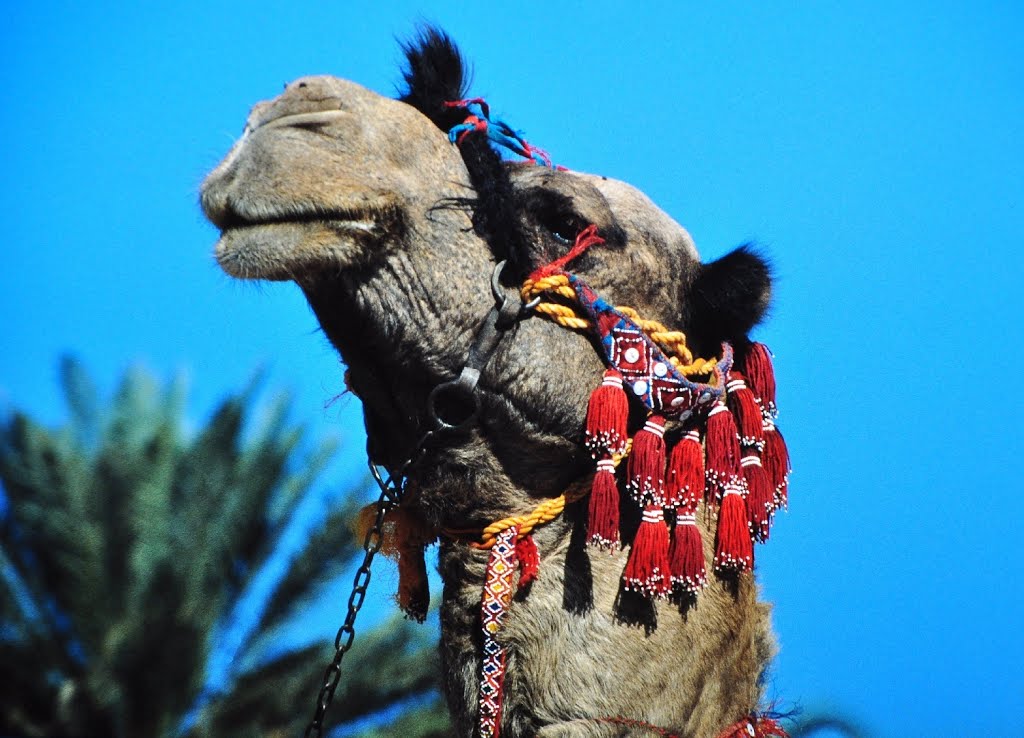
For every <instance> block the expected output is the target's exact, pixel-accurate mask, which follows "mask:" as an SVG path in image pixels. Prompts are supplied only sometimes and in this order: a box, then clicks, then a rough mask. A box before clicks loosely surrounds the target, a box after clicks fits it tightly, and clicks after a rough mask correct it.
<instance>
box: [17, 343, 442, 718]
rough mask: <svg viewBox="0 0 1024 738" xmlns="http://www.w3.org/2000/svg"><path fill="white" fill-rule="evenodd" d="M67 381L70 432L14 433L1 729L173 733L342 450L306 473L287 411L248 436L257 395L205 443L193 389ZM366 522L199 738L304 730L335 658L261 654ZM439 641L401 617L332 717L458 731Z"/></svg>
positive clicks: (291, 605) (222, 419) (292, 591)
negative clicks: (229, 626) (282, 538)
mask: <svg viewBox="0 0 1024 738" xmlns="http://www.w3.org/2000/svg"><path fill="white" fill-rule="evenodd" d="M61 379H62V384H63V389H64V393H65V395H66V398H67V403H68V407H69V409H70V417H69V420H68V422H67V424H66V425H65V426H64V427H61V428H57V429H49V428H45V427H43V426H42V425H40V424H38V423H36V422H35V421H33V420H32V419H31V418H30V417H28V416H27V415H24V414H21V413H16V414H14V415H13V416H10V417H8V418H2V419H0V482H2V485H3V490H4V492H5V494H6V497H7V502H8V509H7V511H6V514H5V515H4V516H3V518H2V519H0V571H2V573H3V578H2V580H0V684H2V685H3V689H0V734H3V735H11V736H47V735H62V736H67V737H68V738H73V737H74V736H98V735H103V736H111V737H112V738H116V737H120V736H132V737H133V738H134V737H137V736H138V737H146V736H173V735H175V734H176V732H177V731H178V729H179V726H180V725H181V719H182V716H183V715H184V714H185V713H186V711H188V710H189V708H190V707H192V706H193V705H194V704H195V703H196V700H197V697H198V696H199V695H200V693H201V691H202V689H203V685H204V684H205V681H206V676H207V675H206V664H207V662H208V659H209V655H210V653H211V648H212V647H213V645H214V637H215V636H214V634H215V633H217V632H218V627H220V626H222V625H223V624H224V622H225V620H226V618H227V616H228V614H229V613H230V612H231V610H232V608H233V607H234V605H235V603H236V602H237V599H238V597H239V595H240V593H241V592H243V591H244V590H245V587H246V585H247V584H248V583H249V581H250V580H251V578H252V577H253V576H254V574H255V573H256V572H258V571H259V569H260V567H261V566H262V565H263V563H264V562H265V561H266V560H267V558H268V556H270V554H271V553H272V552H273V550H274V546H275V544H276V541H277V539H278V536H279V534H280V533H281V531H282V529H283V528H284V526H285V525H286V523H287V522H288V520H289V519H290V517H291V515H292V514H293V512H294V510H295V508H296V506H297V505H298V504H299V502H300V501H301V500H302V499H303V498H304V497H305V496H306V495H307V494H309V493H310V490H311V488H312V485H313V484H314V482H315V481H316V479H317V476H318V475H319V474H320V473H321V471H322V470H323V468H324V466H325V465H326V464H327V462H328V461H329V460H330V458H331V456H332V454H333V453H334V451H335V447H334V445H333V444H332V443H323V444H321V445H320V446H319V447H317V448H315V449H314V450H312V451H311V452H307V453H303V454H301V455H302V456H303V458H302V459H296V456H297V455H298V454H299V449H302V448H304V447H305V446H304V444H303V432H302V430H301V429H300V428H296V427H293V426H291V425H289V424H288V422H287V420H286V416H287V409H288V400H287V399H286V398H280V399H279V400H278V401H277V402H275V403H274V404H273V406H272V407H271V408H270V409H269V411H268V412H266V413H265V417H264V418H263V421H262V422H261V423H260V424H258V426H257V427H256V428H250V426H251V425H252V423H251V421H250V420H249V419H248V418H249V415H250V405H251V404H252V395H253V389H252V388H251V387H250V388H249V389H248V390H246V391H244V392H242V393H241V394H239V395H235V396H231V397H228V398H227V399H226V400H224V402H223V403H221V405H220V406H219V408H217V410H216V411H215V412H214V414H213V417H212V418H211V419H210V420H209V422H208V423H207V424H206V425H205V426H203V427H202V428H200V429H199V430H198V431H197V432H196V433H194V434H189V433H186V432H185V429H184V428H183V421H182V410H183V401H184V391H183V385H182V383H181V382H172V383H171V384H170V385H169V386H168V387H166V388H161V387H160V386H159V384H158V383H157V382H156V381H154V379H153V378H152V377H151V376H149V375H148V374H146V373H145V372H143V371H141V370H130V371H129V372H127V373H126V374H125V376H124V378H123V380H122V381H121V383H120V386H119V387H118V389H117V391H116V393H115V396H114V398H113V400H112V402H111V403H110V405H109V407H101V405H100V401H99V399H98V398H99V393H98V392H97V390H96V388H95V385H94V383H93V382H92V380H91V379H90V377H89V376H88V375H87V373H86V372H85V371H83V369H82V367H81V366H80V365H79V364H77V363H76V362H75V361H73V360H65V361H64V362H63V363H62V366H61ZM355 509H356V503H355V500H354V499H353V498H352V497H351V496H350V497H349V500H348V501H347V502H346V503H344V504H342V505H341V506H340V508H339V509H336V510H332V511H331V512H330V513H329V515H328V517H327V521H326V524H325V525H324V526H323V528H322V529H321V530H320V531H319V532H317V533H316V534H315V535H314V536H313V537H312V540H311V541H310V542H309V545H308V547H307V548H306V550H304V551H303V552H302V553H301V554H300V555H299V556H297V557H296V558H295V560H294V561H293V562H292V564H291V567H290V568H289V570H288V571H287V572H286V573H285V575H284V577H283V579H282V580H281V583H280V585H279V586H278V589H277V590H276V592H275V594H274V596H273V597H272V598H271V601H270V603H269V605H268V607H267V608H266V610H265V611H264V612H263V613H262V615H261V617H259V618H258V621H257V622H256V624H255V627H254V629H253V633H252V636H251V637H250V639H249V640H248V641H247V643H245V644H243V647H242V649H241V652H240V653H239V656H238V659H237V663H239V664H242V663H244V664H256V666H255V667H254V668H252V669H251V670H250V671H248V672H246V673H242V674H235V675H234V679H233V680H232V682H231V683H230V684H229V685H228V689H227V690H226V692H225V693H224V694H223V695H218V696H215V697H214V698H213V699H211V700H210V701H209V702H207V703H206V704H205V706H204V707H203V709H202V711H201V712H200V714H199V718H198V720H197V721H196V723H195V724H194V726H193V727H191V729H190V731H191V734H192V735H194V736H196V737H197V738H207V737H212V736H249V735H254V736H255V735H297V734H301V731H302V728H303V726H304V722H305V720H307V719H308V717H309V714H310V712H311V711H312V705H313V697H314V696H315V694H316V692H317V688H318V686H319V680H320V678H321V675H322V671H323V666H324V662H325V660H326V658H327V657H328V656H329V654H330V653H331V650H330V647H329V645H328V644H318V645H316V646H312V647H309V648H306V649H303V650H299V651H293V652H290V653H284V654H281V655H278V656H277V657H274V658H263V657H261V654H260V648H261V647H262V646H266V644H272V643H274V642H275V633H276V632H277V630H278V629H279V628H280V626H281V625H282V624H284V623H286V622H287V621H288V620H290V619H291V618H293V617H294V616H295V615H296V613H297V612H298V611H299V610H300V609H301V608H302V607H303V606H304V605H306V604H307V603H308V602H309V600H310V598H311V597H312V595H313V594H314V593H315V591H316V590H317V588H318V587H320V586H321V585H323V584H324V583H325V582H327V581H329V580H330V579H332V578H333V577H334V576H336V575H337V574H338V573H339V571H341V569H342V568H343V567H344V566H345V565H346V564H348V563H350V562H351V559H352V557H353V555H354V554H356V553H357V552H358V549H359V545H358V542H356V541H354V540H353V536H352V533H351V532H350V530H349V527H348V525H347V524H346V521H347V520H349V519H351V517H352V515H353V514H354V511H355ZM425 637H427V636H426V635H425V634H424V633H423V632H421V631H418V630H414V629H413V627H412V626H410V625H409V624H407V623H404V622H402V621H393V622H391V623H388V624H386V625H385V626H382V627H381V628H379V629H377V630H376V631H370V632H364V633H361V634H360V638H359V639H357V641H356V644H357V645H356V649H355V650H354V651H353V653H351V654H350V658H349V659H348V660H347V661H346V664H360V665H361V668H360V669H358V670H352V671H349V672H346V675H345V679H343V681H342V684H341V686H340V687H339V690H338V694H337V697H336V703H335V706H334V707H335V709H333V710H332V717H333V718H334V719H335V720H336V721H346V720H357V719H359V718H363V717H365V716H367V715H369V714H372V713H373V712H375V711H378V710H383V709H386V708H389V707H391V706H393V705H394V704H395V703H396V702H397V701H400V700H403V699H406V698H408V697H409V696H410V695H421V696H422V695H427V698H426V702H425V706H422V707H419V708H417V710H416V711H415V712H413V713H410V717H412V719H413V720H414V722H416V723H417V724H419V725H420V727H415V728H412V727H410V728H405V727H403V728H402V733H401V734H402V735H409V736H422V737H423V738H426V737H427V736H432V735H442V734H444V732H445V731H446V730H447V728H446V726H447V718H445V717H444V716H443V711H441V709H440V707H439V700H438V699H437V698H436V691H435V689H436V678H437V673H438V665H437V663H436V658H437V657H436V653H435V649H434V648H432V647H428V646H427V644H426V643H425V642H424V640H423V639H424V638H425ZM368 664H369V665H372V666H371V667H368V666H367V665H368ZM430 695H434V697H432V698H431V697H430ZM423 702H424V700H422V699H421V700H420V703H423ZM389 734H392V735H393V734H394V733H389ZM366 735H370V734H366Z"/></svg>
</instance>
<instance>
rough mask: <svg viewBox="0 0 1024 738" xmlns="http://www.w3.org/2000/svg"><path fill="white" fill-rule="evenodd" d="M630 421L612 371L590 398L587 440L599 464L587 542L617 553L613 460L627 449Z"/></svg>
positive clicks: (618, 377)
mask: <svg viewBox="0 0 1024 738" xmlns="http://www.w3.org/2000/svg"><path fill="white" fill-rule="evenodd" d="M628 419H629V400H628V398H627V397H626V392H625V390H624V389H623V388H622V375H621V374H619V373H618V372H617V371H615V370H614V369H609V370H607V371H606V372H605V373H604V377H603V379H602V380H601V384H600V386H598V387H597V388H596V389H595V390H594V391H593V392H592V393H591V394H590V402H589V404H588V405H587V429H586V436H585V438H586V441H585V445H586V447H587V448H588V449H589V450H590V453H591V455H592V456H593V457H594V458H595V459H596V460H597V473H595V474H594V481H593V486H592V488H591V493H590V502H589V503H588V508H587V542H588V543H590V544H592V545H596V546H601V547H603V548H610V549H615V548H617V547H618V544H619V488H618V484H617V483H616V481H615V462H614V461H613V460H612V456H613V455H615V454H621V453H622V452H623V451H625V449H626V440H627V437H626V421H627V420H628Z"/></svg>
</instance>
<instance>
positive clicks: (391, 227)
mask: <svg viewBox="0 0 1024 738" xmlns="http://www.w3.org/2000/svg"><path fill="white" fill-rule="evenodd" d="M397 222H398V219H397V217H396V216H395V215H393V214H392V213H389V212H387V211H386V210H381V211H379V212H376V213H370V212H367V213H364V214H359V213H351V214H341V213H339V214H337V215H326V216H323V217H317V218H316V219H313V220H307V221H302V220H300V221H284V222H272V223H254V224H242V225H237V226H232V227H229V228H225V229H224V230H222V231H221V236H220V239H219V240H218V241H217V244H216V246H215V247H214V256H215V257H216V259H217V263H218V264H219V265H220V267H221V269H223V270H224V271H225V272H226V273H227V274H229V275H230V276H232V277H235V278H237V279H265V280H271V281H289V280H292V281H296V282H299V283H305V282H308V281H309V280H311V279H313V278H315V277H318V276H321V275H327V274H332V273H337V272H338V271H340V270H344V269H347V268H350V267H352V266H355V265H356V264H357V263H359V262H360V261H363V260H365V255H366V254H368V253H375V252H376V253H378V254H379V253H382V252H384V251H386V249H387V243H388V241H389V235H390V234H392V233H393V232H394V231H395V230H396V228H397Z"/></svg>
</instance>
